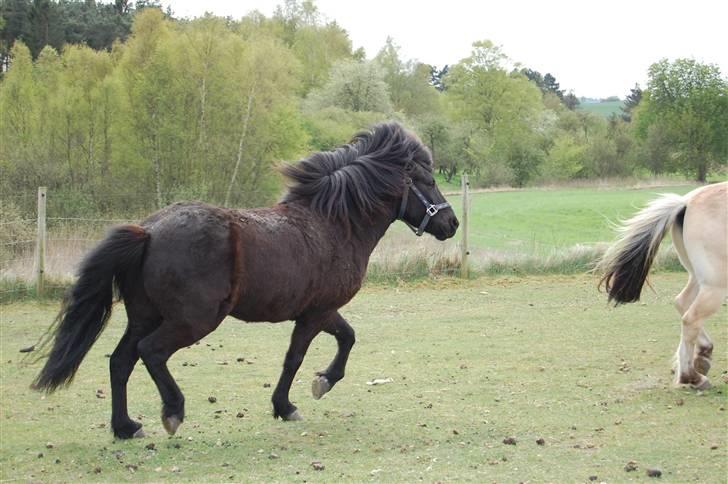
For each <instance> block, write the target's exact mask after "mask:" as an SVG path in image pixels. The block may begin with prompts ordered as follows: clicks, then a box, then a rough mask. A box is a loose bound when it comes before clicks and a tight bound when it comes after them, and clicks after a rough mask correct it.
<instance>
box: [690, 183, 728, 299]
mask: <svg viewBox="0 0 728 484" xmlns="http://www.w3.org/2000/svg"><path fill="white" fill-rule="evenodd" d="M686 199H687V206H686V209H685V216H684V219H683V224H682V237H683V241H684V244H685V249H686V251H687V255H688V258H689V259H690V264H691V265H692V268H693V272H694V276H695V277H697V278H698V280H699V281H700V283H701V285H708V286H712V287H716V288H722V289H723V290H724V291H728V182H723V183H717V184H714V185H708V186H705V187H701V188H699V189H697V190H694V191H692V192H690V193H689V194H688V195H687V196H686Z"/></svg>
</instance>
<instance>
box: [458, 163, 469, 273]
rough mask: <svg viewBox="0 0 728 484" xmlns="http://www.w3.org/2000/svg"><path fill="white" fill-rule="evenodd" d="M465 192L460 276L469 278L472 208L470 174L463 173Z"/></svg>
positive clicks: (461, 227)
mask: <svg viewBox="0 0 728 484" xmlns="http://www.w3.org/2000/svg"><path fill="white" fill-rule="evenodd" d="M460 184H461V186H462V192H463V214H462V217H461V218H460V277H462V278H464V279H467V278H468V256H469V255H470V251H469V250H468V211H469V210H470V191H469V188H470V183H468V175H467V174H463V175H462V177H461V179H460Z"/></svg>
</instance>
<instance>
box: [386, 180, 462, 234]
mask: <svg viewBox="0 0 728 484" xmlns="http://www.w3.org/2000/svg"><path fill="white" fill-rule="evenodd" d="M410 188H411V189H412V191H413V192H415V195H417V198H419V199H420V201H421V202H422V204H423V205H424V206H425V216H424V217H423V218H422V222H420V226H419V227H415V226H413V225H411V224H410V223H409V222H407V221H406V220H405V219H404V218H403V217H404V212H405V210H406V209H407V198H408V196H409V190H410ZM449 206H450V204H449V203H448V202H443V203H438V204H437V205H435V204H434V203H431V202H430V201H429V200H427V198H426V197H425V196H424V195H423V193H422V192H421V191H420V189H419V188H417V186H416V185H415V184H414V182H413V181H412V178H410V177H407V178H405V179H404V194H402V203H400V205H399V215H398V216H397V218H398V219H399V220H401V221H402V222H404V223H405V225H407V227H409V228H410V229H412V232H414V233H415V235H417V236H418V237H419V236H420V235H422V234H423V233H424V232H425V227H427V224H428V223H430V219H431V218H432V217H434V216H435V215H437V213H438V212H439V211H440V210H442V209H443V208H448V207H449Z"/></svg>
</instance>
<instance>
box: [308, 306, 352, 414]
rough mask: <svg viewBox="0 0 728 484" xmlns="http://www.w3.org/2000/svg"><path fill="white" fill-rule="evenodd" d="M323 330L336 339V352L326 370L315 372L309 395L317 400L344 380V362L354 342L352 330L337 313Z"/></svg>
mask: <svg viewBox="0 0 728 484" xmlns="http://www.w3.org/2000/svg"><path fill="white" fill-rule="evenodd" d="M323 329H324V331H326V332H327V333H329V334H331V335H333V336H334V337H335V338H336V343H337V344H338V350H337V351H336V356H335V357H334V359H333V360H332V361H331V364H330V365H329V366H328V368H326V370H324V371H319V372H316V378H314V380H313V384H312V385H311V393H313V397H314V398H315V399H317V400H318V399H319V398H321V397H322V396H324V395H325V394H326V393H328V392H329V390H331V389H332V388H333V386H334V385H336V382H338V381H339V380H341V379H342V378H344V372H345V370H346V361H347V360H348V358H349V352H351V348H352V347H353V346H354V343H355V342H356V338H355V334H354V328H352V327H351V326H350V325H349V323H347V322H346V320H345V319H344V318H342V317H341V315H340V314H339V313H336V317H335V318H333V319H332V320H331V321H330V323H329V324H328V325H327V326H324V328H323Z"/></svg>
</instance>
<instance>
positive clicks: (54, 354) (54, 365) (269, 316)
mask: <svg viewBox="0 0 728 484" xmlns="http://www.w3.org/2000/svg"><path fill="white" fill-rule="evenodd" d="M282 172H283V174H284V175H285V176H286V177H288V178H289V179H290V181H291V185H290V187H289V190H288V192H287V194H286V195H285V197H284V198H283V200H282V201H281V202H280V203H278V204H276V205H274V206H273V207H270V208H258V209H250V210H233V209H227V208H220V207H214V206H211V205H207V204H204V203H198V202H191V203H177V204H174V205H171V206H169V207H166V208H164V209H162V210H160V211H158V212H156V213H154V214H152V215H151V216H149V218H147V219H146V220H144V221H143V222H141V223H140V224H139V225H123V226H120V227H116V228H114V229H113V230H112V231H111V232H110V233H109V234H108V236H107V237H106V239H104V240H103V241H102V242H101V243H100V244H99V245H98V246H97V247H96V248H95V249H94V250H93V251H92V252H90V253H89V254H88V255H87V256H86V257H85V259H84V260H83V262H82V263H81V266H80V271H79V278H78V281H77V282H76V283H75V285H74V286H73V287H72V289H71V291H70V292H69V294H68V296H67V297H66V300H65V302H64V305H63V308H62V309H61V312H60V313H59V315H58V317H57V319H56V325H57V326H56V327H55V329H54V330H53V333H52V335H51V336H52V339H53V346H52V349H51V350H50V355H49V358H48V360H47V362H46V363H45V367H44V368H43V369H42V371H41V372H40V374H39V375H38V377H37V378H36V380H35V382H34V386H35V387H36V388H37V389H39V390H45V391H48V392H52V391H53V390H55V389H56V388H58V387H62V386H65V385H68V384H69V383H70V382H71V381H72V379H73V376H74V374H75V372H76V370H77V369H78V366H79V365H80V364H81V361H82V360H83V358H84V356H85V355H86V353H87V352H88V350H89V348H90V347H91V345H92V344H93V343H94V341H96V339H97V338H98V336H99V334H100V333H101V331H102V330H103V328H104V326H105V324H106V322H107V321H108V319H109V316H110V314H111V308H112V302H113V301H112V296H113V288H114V286H116V288H117V289H118V292H119V295H120V297H121V298H122V299H123V300H124V303H125V308H126V313H127V316H128V326H127V328H126V332H125V333H124V336H123V337H122V338H121V341H120V342H119V343H118V346H117V347H116V349H115V350H114V352H113V354H112V355H111V361H110V371H111V392H112V414H111V426H112V429H113V431H114V434H115V435H116V436H117V437H120V438H130V437H139V436H143V435H144V433H143V431H142V425H141V424H140V423H139V422H135V421H133V420H132V419H131V418H129V413H128V411H127V393H126V385H127V380H128V378H129V375H130V374H131V372H132V369H133V368H134V365H135V364H136V362H137V361H138V359H139V358H141V359H142V361H143V362H144V364H145V366H146V368H147V371H148V372H149V374H150V376H151V377H152V379H153V380H154V383H155V384H156V385H157V388H158V389H159V393H160V395H161V398H162V423H163V425H164V428H165V429H166V430H167V432H168V433H170V434H174V433H175V432H176V431H177V427H178V426H179V425H180V423H182V421H183V419H184V416H185V410H184V396H183V395H182V392H181V391H180V389H179V387H178V386H177V383H176V382H175V380H174V379H173V378H172V375H171V374H170V372H169V370H168V369H167V360H168V359H169V357H170V356H172V355H173V354H174V353H175V352H176V351H177V350H178V349H180V348H184V347H186V346H189V345H191V344H193V343H195V342H196V341H198V340H200V339H201V338H203V337H204V336H205V335H207V334H208V333H210V332H212V331H214V330H215V329H216V328H217V327H218V325H219V324H220V322H222V320H223V319H224V318H225V317H226V316H228V315H230V316H233V317H235V318H237V319H240V320H244V321H248V322H254V321H270V322H280V321H285V320H293V321H295V326H294V329H293V333H292V335H291V341H290V346H289V348H288V352H287V353H286V356H285V360H284V363H283V371H282V373H281V376H280V379H279V381H278V385H277V386H276V388H275V390H274V392H273V397H272V401H273V414H274V416H275V417H276V418H278V417H281V418H282V419H283V420H298V419H300V418H301V417H300V415H299V413H298V411H297V409H296V407H295V406H294V405H293V404H292V403H291V402H290V400H289V398H288V393H289V389H290V387H291V383H292V381H293V378H294V376H295V374H296V372H297V371H298V368H299V367H300V365H301V362H302V361H303V358H304V355H305V354H306V350H307V349H308V347H309V344H310V343H311V341H312V340H313V339H314V338H315V337H316V335H318V334H319V333H320V332H321V331H324V332H326V333H329V334H331V335H333V336H334V337H335V338H336V341H337V344H338V351H337V353H336V356H335V357H334V359H333V361H332V362H331V364H330V365H329V366H328V368H326V369H325V370H323V371H321V372H318V373H317V375H316V377H315V379H314V381H313V387H312V392H313V396H314V397H315V398H317V399H318V398H321V396H323V395H324V394H325V393H327V392H328V391H329V390H331V388H332V387H333V386H334V385H335V384H336V383H337V382H338V381H339V380H341V378H342V377H343V376H344V369H345V366H346V361H347V358H348V357H349V351H350V350H351V348H352V346H353V345H354V330H353V329H352V328H351V326H349V324H348V323H347V322H346V321H345V320H344V318H343V317H342V316H341V315H340V314H339V312H338V309H339V308H341V307H342V306H343V305H345V304H346V303H347V302H348V301H349V300H350V299H351V298H352V297H353V296H354V295H355V294H356V293H357V292H358V291H359V288H360V287H361V284H362V280H363V278H364V275H365V272H366V269H367V262H368V260H369V256H370V254H371V253H372V251H373V250H374V247H375V246H376V245H377V242H378V241H379V240H380V239H381V238H382V236H383V235H384V233H385V232H386V231H387V229H388V228H389V226H390V225H391V224H392V223H393V222H394V221H395V220H397V219H399V220H403V221H404V222H405V223H406V224H408V225H409V226H410V228H412V230H413V231H415V233H416V234H417V235H422V233H423V232H428V233H430V234H432V235H434V236H435V237H436V238H437V239H439V240H445V239H447V238H449V237H452V236H453V235H455V231H456V229H457V226H458V221H457V218H456V217H455V214H454V213H453V210H452V208H451V207H450V205H449V204H448V203H447V202H446V201H445V198H444V197H443V196H442V194H441V193H440V191H439V189H438V188H437V186H436V184H435V180H434V179H433V176H432V157H431V155H430V152H429V151H428V149H427V148H426V147H425V146H424V145H423V144H422V142H421V141H420V140H419V139H418V138H417V137H416V136H415V135H414V134H412V133H410V132H409V131H407V130H405V129H404V128H403V127H402V126H400V125H399V124H396V123H387V124H380V125H377V126H375V127H374V128H373V129H372V130H371V131H368V132H363V133H359V134H358V135H356V137H355V138H354V139H353V141H352V142H351V143H350V144H348V145H345V146H342V147H339V148H337V149H335V150H333V151H328V152H319V153H314V154H313V155H311V156H310V157H309V158H307V159H304V160H303V161H300V162H298V163H296V164H292V165H287V166H285V167H284V168H283V169H282Z"/></svg>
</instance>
